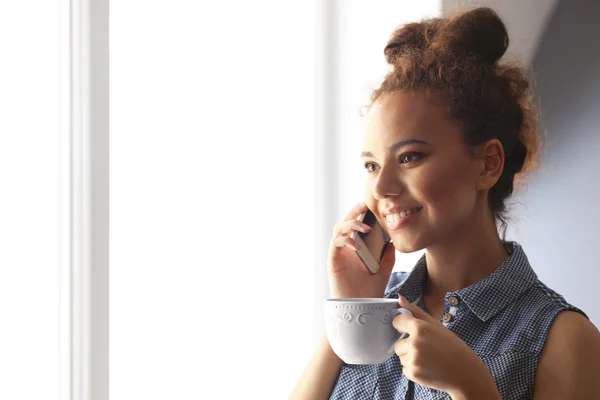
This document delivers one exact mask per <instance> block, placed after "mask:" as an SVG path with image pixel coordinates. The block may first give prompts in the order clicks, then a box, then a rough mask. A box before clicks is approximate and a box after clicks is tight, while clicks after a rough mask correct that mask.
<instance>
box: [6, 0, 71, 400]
mask: <svg viewBox="0 0 600 400" xmlns="http://www.w3.org/2000/svg"><path fill="white" fill-rule="evenodd" d="M59 43H60V42H59V2H56V1H44V0H37V1H27V2H18V1H17V2H11V1H3V2H0V49H2V62H1V63H0V88H1V89H0V110H1V111H0V112H1V116H2V117H1V118H0V182H1V184H2V193H1V195H0V321H2V328H1V329H0V377H1V378H0V382H1V383H0V398H1V399H15V400H21V399H44V400H57V399H58V389H59V385H58V383H59V376H58V363H59V357H58V354H59V353H58V346H59V215H58V214H59V108H58V99H59V82H58V78H59Z"/></svg>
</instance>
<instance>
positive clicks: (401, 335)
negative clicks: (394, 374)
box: [392, 308, 413, 349]
mask: <svg viewBox="0 0 600 400" xmlns="http://www.w3.org/2000/svg"><path fill="white" fill-rule="evenodd" d="M400 314H408V315H410V316H412V315H413V313H412V312H410V310H409V309H408V308H394V309H393V310H392V321H393V320H394V318H396V317H397V316H398V315H400ZM407 336H408V333H406V332H403V333H400V332H398V339H396V340H395V341H394V342H397V341H398V340H400V339H404V338H405V337H407ZM393 348H394V346H392V349H393Z"/></svg>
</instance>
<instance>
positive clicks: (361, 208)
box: [342, 203, 368, 221]
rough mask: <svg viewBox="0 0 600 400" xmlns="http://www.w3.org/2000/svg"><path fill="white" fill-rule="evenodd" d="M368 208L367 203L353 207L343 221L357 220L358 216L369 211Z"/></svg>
mask: <svg viewBox="0 0 600 400" xmlns="http://www.w3.org/2000/svg"><path fill="white" fill-rule="evenodd" d="M367 209H368V207H367V205H366V204H365V203H360V204H357V205H355V206H354V207H352V209H351V210H350V211H349V212H348V214H346V216H345V217H344V219H343V220H342V221H349V220H351V219H356V218H358V216H359V215H360V214H362V213H364V212H365V211H367Z"/></svg>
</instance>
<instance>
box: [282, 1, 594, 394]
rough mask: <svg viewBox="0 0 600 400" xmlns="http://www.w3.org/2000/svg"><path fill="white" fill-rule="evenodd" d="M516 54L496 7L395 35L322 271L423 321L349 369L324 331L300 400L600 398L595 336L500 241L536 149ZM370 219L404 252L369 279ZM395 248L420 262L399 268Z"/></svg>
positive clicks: (336, 289)
mask: <svg viewBox="0 0 600 400" xmlns="http://www.w3.org/2000/svg"><path fill="white" fill-rule="evenodd" d="M507 47H508V35H507V32H506V29H505V26H504V24H503V22H502V21H501V20H500V18H499V17H498V15H497V14H496V13H494V12H493V11H492V10H491V9H489V8H478V9H475V10H472V11H468V12H463V13H461V14H458V15H455V16H453V17H447V18H436V19H430V20H425V21H422V22H419V23H411V24H407V25H405V26H403V27H400V28H399V29H397V30H396V31H395V32H394V33H393V35H392V37H391V39H390V40H389V43H388V44H387V46H386V47H385V56H386V58H387V61H388V63H389V64H391V65H392V66H393V69H392V70H391V71H390V72H389V74H388V75H387V76H386V78H385V80H384V82H383V83H382V84H381V87H379V88H378V89H377V90H375V91H374V92H373V95H372V99H371V100H372V101H371V104H370V106H369V108H368V111H367V114H366V118H365V133H364V142H363V143H364V145H363V146H364V147H363V152H362V161H363V163H364V165H365V169H366V182H365V192H364V198H365V203H364V204H360V205H358V206H356V207H354V208H353V209H352V210H351V211H350V212H349V213H348V215H347V216H346V217H345V218H344V220H343V221H341V222H340V223H339V224H337V225H336V227H335V229H334V235H333V238H332V240H331V245H330V251H329V260H328V274H329V282H330V290H331V297H332V298H344V297H388V298H398V299H399V302H400V305H401V306H402V307H406V308H408V309H410V310H411V311H412V312H413V316H408V315H399V316H398V317H396V318H395V319H394V321H393V325H394V327H395V328H396V329H397V330H398V331H399V332H408V333H409V335H410V336H409V337H407V338H406V339H403V340H399V341H398V342H397V343H396V345H395V352H396V355H397V356H393V357H392V358H390V359H389V360H388V361H387V362H386V363H384V364H379V365H345V364H344V363H343V362H342V361H341V360H340V359H339V358H338V357H337V356H336V355H335V353H333V351H332V350H331V347H330V346H329V344H328V342H327V338H326V336H325V335H324V336H323V339H322V342H321V344H320V346H319V347H318V349H317V351H316V353H315V355H314V357H313V359H312V360H311V362H310V364H309V365H308V367H307V368H306V370H305V371H304V373H303V375H302V377H301V378H300V380H299V382H298V384H297V385H296V387H295V389H294V392H293V393H292V395H291V396H290V398H292V399H311V400H313V399H327V398H330V399H357V400H358V399H360V400H365V399H449V398H452V399H531V398H534V399H544V400H552V399H592V398H594V399H598V398H600V379H599V378H600V373H599V372H598V371H600V333H599V332H598V330H597V329H596V327H595V326H594V325H593V324H592V323H591V322H590V321H589V320H588V318H587V316H586V314H585V313H584V312H583V311H581V310H579V309H578V308H576V307H574V306H572V305H570V304H569V303H567V302H566V301H565V299H564V298H563V297H562V296H561V295H560V294H558V293H556V292H555V291H553V290H552V289H550V288H548V287H547V286H546V285H544V284H543V283H542V282H540V280H539V279H538V278H537V276H536V274H535V272H534V271H533V269H532V267H531V266H530V265H529V262H528V260H527V257H526V255H525V252H524V249H523V248H522V247H521V246H520V245H519V244H518V243H516V242H514V241H512V242H507V241H506V240H505V234H506V219H507V215H506V207H505V200H506V199H507V198H508V197H509V196H510V195H511V194H512V192H513V185H514V183H515V182H517V180H518V179H519V178H521V177H522V175H523V173H524V172H525V171H526V170H527V169H529V168H531V167H534V166H535V165H536V160H537V151H538V143H539V138H538V136H539V128H538V124H537V116H536V114H535V112H534V111H533V107H532V104H531V86H530V81H529V79H528V77H527V76H526V73H525V71H524V69H523V68H522V67H520V66H518V65H514V64H502V63H500V62H499V60H500V58H501V57H502V56H503V54H504V53H505V51H506V49H507ZM367 208H369V209H370V210H372V211H373V212H374V214H375V215H376V216H377V219H378V221H379V223H380V224H382V225H383V226H384V227H386V229H387V231H388V233H389V234H390V236H391V238H392V241H393V244H394V246H393V247H392V246H389V247H388V251H386V254H385V257H384V259H383V262H382V268H381V269H380V271H379V272H378V273H377V274H374V275H371V274H370V273H369V272H368V271H367V269H366V268H365V267H364V266H363V265H362V264H361V261H360V260H359V259H358V257H357V256H356V254H355V250H356V247H357V244H356V243H355V242H354V241H353V240H352V239H351V238H350V233H351V232H352V231H362V232H365V231H366V227H365V226H364V225H362V224H361V223H360V222H359V221H358V220H357V219H356V218H357V216H358V215H359V214H360V213H361V212H364V211H365V210H366V209H367ZM498 226H500V227H501V231H502V238H500V235H499V232H498ZM395 249H397V250H399V251H401V252H403V253H407V252H413V251H417V250H420V249H425V254H424V255H423V257H422V258H421V259H420V260H419V262H418V263H417V265H416V266H415V267H414V269H413V270H412V271H411V272H409V273H406V272H394V273H392V268H393V265H394V251H395ZM549 251H554V250H553V249H549Z"/></svg>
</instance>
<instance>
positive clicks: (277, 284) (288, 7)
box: [110, 0, 439, 400]
mask: <svg viewBox="0 0 600 400" xmlns="http://www.w3.org/2000/svg"><path fill="white" fill-rule="evenodd" d="M401 4H402V5H403V6H401V5H400V3H399V2H392V1H380V2H368V3H367V2H364V1H361V2H357V1H355V2H344V3H343V6H340V4H337V3H336V4H335V5H336V7H337V12H338V13H337V14H336V16H335V18H336V19H337V21H338V22H337V24H338V25H337V26H338V28H339V31H337V32H336V36H337V39H338V40H339V42H338V45H339V46H340V47H339V49H331V51H339V53H338V55H339V59H338V60H337V62H336V68H338V67H339V71H338V70H336V72H338V73H339V75H338V77H337V79H339V80H338V81H337V87H338V88H339V91H338V92H336V93H333V94H332V95H333V96H334V98H335V99H336V101H337V103H336V104H337V105H336V107H337V108H338V111H337V117H339V121H337V122H338V124H337V125H336V126H337V127H339V131H335V132H329V133H328V134H331V135H335V137H336V139H337V142H336V143H338V144H339V155H338V157H339V160H340V161H339V162H340V164H339V165H337V166H335V165H327V163H325V166H326V167H328V168H332V170H333V171H343V173H341V175H340V176H339V177H338V178H337V179H338V180H339V182H340V184H341V185H340V186H339V194H338V196H337V198H338V199H339V204H338V205H337V209H336V210H333V211H334V212H335V213H336V214H337V215H336V217H335V220H337V219H338V218H339V217H341V216H342V215H343V214H345V213H346V212H347V209H348V208H349V207H351V206H352V205H353V204H355V203H357V202H359V201H361V200H362V179H363V174H364V172H363V170H362V166H361V164H360V158H359V152H360V145H361V142H360V134H361V132H360V126H359V124H360V122H361V121H360V117H359V114H358V111H359V108H360V106H361V105H363V104H366V103H365V101H366V99H368V96H367V98H366V99H365V98H364V94H365V93H367V92H366V91H365V88H366V86H367V85H369V84H373V83H376V82H377V80H378V79H380V78H381V77H382V76H383V74H384V73H385V70H386V64H385V60H384V58H383V47H384V46H385V43H386V41H387V39H388V37H389V35H390V34H391V32H392V30H393V29H394V28H395V27H396V26H397V25H399V24H401V23H403V22H406V21H408V20H411V19H419V18H420V17H422V15H423V14H424V13H425V12H427V13H429V14H431V15H434V13H436V12H438V11H439V4H438V2H434V1H429V2H422V3H421V4H420V5H419V6H418V7H415V6H411V5H409V4H411V3H409V2H403V3H401ZM411 7H413V8H411ZM319 10H320V9H317V5H316V3H313V2H300V1H293V2H290V1H288V2H281V1H259V2H244V1H236V2H210V3H208V2H206V3H203V2H185V1H174V2H170V3H169V6H168V7H167V6H165V3H164V2H157V1H150V2H149V1H141V0H138V1H136V0H129V1H119V2H113V3H112V4H111V25H110V28H111V42H110V45H111V71H110V72H111V89H110V90H111V109H110V112H111V148H110V151H111V170H110V174H111V200H110V209H111V232H110V237H111V242H110V247H111V282H110V284H111V302H110V310H111V324H110V330H111V336H110V342H111V360H110V363H111V368H110V380H111V387H110V389H111V398H112V399H113V400H121V399H123V400H125V399H131V398H147V399H163V398H177V399H199V398H264V399H281V398H285V397H287V394H288V393H289V391H290V390H291V388H292V386H293V385H294V384H295V382H296V380H297V379H298V377H299V374H300V373H301V372H302V370H303V369H304V367H305V364H306V362H307V361H308V359H309V357H310V356H311V355H312V352H313V350H314V342H315V340H316V338H317V337H318V336H319V335H320V334H321V333H322V330H321V318H322V316H321V315H315V312H314V308H313V306H312V304H313V302H314V298H315V296H316V297H317V298H318V301H319V302H320V301H322V299H324V298H325V297H326V296H327V295H328V293H316V292H315V285H314V282H313V280H314V277H315V275H316V276H320V275H318V273H316V272H315V270H316V269H319V270H324V269H325V265H326V259H323V260H322V261H321V265H315V261H314V260H315V257H314V255H315V246H314V241H313V240H312V237H313V236H314V232H315V231H316V230H317V229H319V228H320V227H318V226H317V225H316V224H317V222H316V221H315V220H314V218H313V215H314V213H315V209H314V207H315V200H314V199H315V190H316V189H315V174H316V175H317V176H318V175H319V174H323V175H326V174H331V173H332V172H331V171H329V170H327V168H326V170H323V171H315V170H314V166H315V163H316V161H317V160H316V157H317V152H316V146H317V141H318V140H319V138H318V137H316V135H315V129H316V127H317V124H318V123H319V122H320V121H317V118H316V111H317V110H316V107H315V99H316V98H317V97H318V96H319V95H320V93H319V90H324V89H323V88H319V87H317V86H316V83H315V82H316V81H315V80H316V74H317V73H318V68H319V67H320V64H319V63H320V61H322V60H319V59H318V57H317V49H318V45H319V42H318V41H319V40H324V39H323V38H318V37H315V32H316V29H317V26H316V24H317V22H318V21H319V20H318V18H317V15H316V12H317V11H319ZM361 95H363V96H361ZM338 99H339V100H338ZM321 164H323V163H321ZM321 164H320V165H321ZM316 206H319V204H317V205H316ZM326 229H327V231H328V232H331V230H332V229H333V225H329V226H327V227H326ZM208 393H210V394H211V395H210V397H209V395H208Z"/></svg>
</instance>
